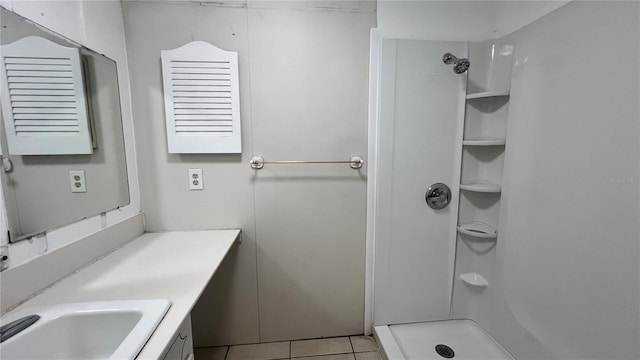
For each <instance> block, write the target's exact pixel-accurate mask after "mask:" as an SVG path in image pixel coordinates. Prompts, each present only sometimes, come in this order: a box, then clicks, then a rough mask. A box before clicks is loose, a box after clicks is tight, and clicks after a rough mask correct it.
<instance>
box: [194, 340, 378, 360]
mask: <svg viewBox="0 0 640 360" xmlns="http://www.w3.org/2000/svg"><path fill="white" fill-rule="evenodd" d="M194 355H195V358H196V360H280V359H301V360H382V357H381V356H380V354H379V353H378V346H377V345H376V342H375V340H374V339H373V337H371V336H349V337H337V338H326V339H313V340H294V341H282V342H273V343H264V344H252V345H233V346H219V347H211V348H199V349H195V354H194Z"/></svg>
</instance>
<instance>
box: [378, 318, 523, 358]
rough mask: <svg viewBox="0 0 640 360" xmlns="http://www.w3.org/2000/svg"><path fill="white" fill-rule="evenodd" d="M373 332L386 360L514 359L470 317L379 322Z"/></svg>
mask: <svg viewBox="0 0 640 360" xmlns="http://www.w3.org/2000/svg"><path fill="white" fill-rule="evenodd" d="M373 332H374V335H375V337H376V340H377V342H378V345H379V346H380V350H381V354H382V356H383V357H384V358H385V359H386V360H442V359H456V360H457V359H460V360H462V359H464V360H480V359H485V360H486V359H492V360H514V358H513V357H512V356H511V355H510V354H509V353H508V352H507V351H506V350H505V349H504V348H503V347H502V346H501V345H500V344H499V343H498V342H497V341H496V340H495V339H494V338H493V337H491V335H489V334H488V333H487V332H486V331H485V330H484V329H483V328H482V327H480V325H478V324H477V323H475V322H474V321H471V320H446V321H431V322H421V323H413V324H399V325H380V326H375V327H374V330H373ZM442 345H444V346H442ZM436 347H437V348H438V349H437V350H438V351H436Z"/></svg>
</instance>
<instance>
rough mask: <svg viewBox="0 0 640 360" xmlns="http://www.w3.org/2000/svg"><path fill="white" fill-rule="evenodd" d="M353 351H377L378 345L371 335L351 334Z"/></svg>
mask: <svg viewBox="0 0 640 360" xmlns="http://www.w3.org/2000/svg"><path fill="white" fill-rule="evenodd" d="M350 339H351V345H353V351H354V352H365V351H378V345H376V341H375V340H374V339H373V336H351V337H350Z"/></svg>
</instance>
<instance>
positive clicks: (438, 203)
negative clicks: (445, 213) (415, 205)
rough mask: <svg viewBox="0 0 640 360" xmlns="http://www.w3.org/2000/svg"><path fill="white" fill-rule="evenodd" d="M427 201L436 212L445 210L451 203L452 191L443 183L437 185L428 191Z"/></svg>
mask: <svg viewBox="0 0 640 360" xmlns="http://www.w3.org/2000/svg"><path fill="white" fill-rule="evenodd" d="M425 201H426V202H427V205H429V207H430V208H432V209H434V210H440V209H444V208H446V207H447V205H449V203H450V202H451V189H449V187H448V186H447V185H445V184H443V183H435V184H433V185H431V186H429V188H428V189H427V193H426V194H425Z"/></svg>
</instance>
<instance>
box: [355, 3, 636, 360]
mask: <svg viewBox="0 0 640 360" xmlns="http://www.w3.org/2000/svg"><path fill="white" fill-rule="evenodd" d="M639 12H640V10H639V5H638V3H616V4H606V3H601V2H573V3H570V4H568V5H565V6H563V7H561V8H560V9H558V10H555V11H553V12H552V13H550V14H548V15H546V16H544V17H542V18H540V19H538V20H537V21H535V22H533V23H531V24H529V25H528V26H526V27H524V28H522V29H520V30H517V31H516V32H514V33H512V34H510V35H507V36H505V37H503V38H500V39H494V40H488V41H485V42H452V41H430V40H429V41H428V40H408V39H394V38H384V36H382V35H381V34H379V33H376V32H375V31H374V32H373V36H372V68H371V71H372V76H371V78H370V79H371V87H372V89H373V91H372V96H371V99H372V103H371V107H370V112H371V119H370V130H369V131H370V136H369V139H370V149H369V152H370V157H371V162H372V166H371V168H370V170H369V171H370V172H369V180H368V181H369V198H368V199H369V211H368V223H369V229H368V236H367V237H368V258H369V266H370V268H369V274H370V276H369V282H368V288H369V294H370V295H369V297H368V298H367V304H368V307H369V309H371V311H370V313H368V314H367V316H368V320H367V321H368V323H367V324H365V325H366V326H369V325H371V327H372V329H373V334H374V336H375V337H376V339H377V341H378V343H379V345H380V348H381V352H382V355H383V356H384V357H385V358H386V359H393V360H396V359H400V360H402V359H406V360H413V359H443V358H455V359H514V358H517V359H519V360H521V359H570V358H571V359H575V358H585V359H587V358H591V359H603V358H608V359H637V358H640V348H638V345H637V339H638V337H639V336H640V274H639V273H640V272H639V271H638V269H639V268H640V260H639V257H638V254H639V253H640V240H639V239H640V227H639V226H638V218H639V217H640V189H639V188H638V186H637V183H636V185H635V187H634V186H624V183H625V182H624V181H622V180H621V181H614V180H612V179H620V177H616V176H623V177H624V175H621V174H638V176H640V161H638V155H640V125H639V121H638V119H639V118H640V109H639V108H638V106H637V99H638V97H639V96H640V90H639V88H640V85H639V83H640V80H639V79H640V69H639V67H640V65H639V63H640V55H639V53H640V51H639V49H638V44H639V43H640V41H639V40H640V35H639V34H640V32H639V30H640V24H639V18H640V17H639V16H638V15H639ZM611 19H616V21H614V22H612V21H611ZM569 24H570V25H569ZM596 49H597V51H595V50H596ZM619 52H623V53H624V56H623V57H622V58H625V59H633V60H632V61H631V62H630V63H633V65H632V66H630V67H625V68H624V69H623V68H621V67H616V66H611V65H607V64H608V62H607V55H606V54H611V53H616V54H617V55H616V56H619V55H620V54H619ZM576 59H580V60H579V61H578V60H576ZM604 119H607V120H606V121H604ZM603 137H605V138H606V141H605V142H604V143H603V142H594V139H603ZM605 143H606V144H605ZM632 176H636V175H632ZM627 179H628V178H627ZM597 189H601V190H603V191H598V190H597ZM605 189H606V190H605ZM596 204H597V205H596ZM599 207H600V208H599ZM604 238H607V239H610V240H609V244H607V241H605V242H603V241H602V240H603V239H604ZM611 243H615V246H609V245H610V244H611ZM601 256H603V257H604V258H606V259H609V260H612V259H614V258H619V259H620V261H616V262H615V264H614V263H608V265H596V264H600V262H599V260H598V259H599V258H600V257H601ZM616 292H617V293H616Z"/></svg>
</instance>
